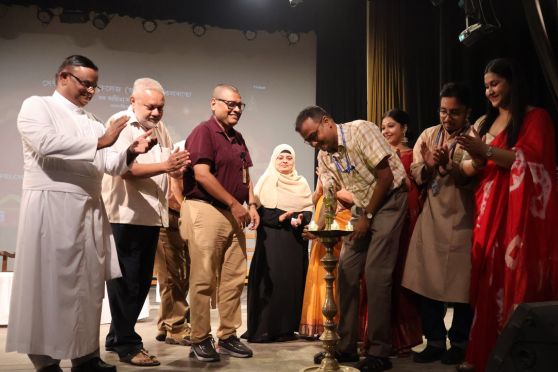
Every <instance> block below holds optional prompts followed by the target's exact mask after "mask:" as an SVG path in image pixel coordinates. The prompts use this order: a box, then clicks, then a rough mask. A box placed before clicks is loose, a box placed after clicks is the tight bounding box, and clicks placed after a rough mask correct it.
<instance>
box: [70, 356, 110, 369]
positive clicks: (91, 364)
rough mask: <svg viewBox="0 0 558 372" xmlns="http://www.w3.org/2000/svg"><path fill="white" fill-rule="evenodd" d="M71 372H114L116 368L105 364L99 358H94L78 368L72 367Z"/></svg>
mask: <svg viewBox="0 0 558 372" xmlns="http://www.w3.org/2000/svg"><path fill="white" fill-rule="evenodd" d="M72 372H116V366H113V365H112V364H107V363H105V362H103V360H102V359H101V358H99V357H95V358H92V359H89V360H88V361H87V362H85V363H82V364H80V365H79V366H75V367H72Z"/></svg>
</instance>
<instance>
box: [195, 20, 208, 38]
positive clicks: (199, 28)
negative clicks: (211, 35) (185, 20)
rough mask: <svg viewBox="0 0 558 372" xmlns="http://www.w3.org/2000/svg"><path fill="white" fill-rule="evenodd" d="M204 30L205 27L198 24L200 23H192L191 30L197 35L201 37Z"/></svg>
mask: <svg viewBox="0 0 558 372" xmlns="http://www.w3.org/2000/svg"><path fill="white" fill-rule="evenodd" d="M205 31H206V29H205V26H204V25H200V24H197V23H195V24H193V25H192V32H193V33H194V35H196V36H197V37H202V36H203V35H205Z"/></svg>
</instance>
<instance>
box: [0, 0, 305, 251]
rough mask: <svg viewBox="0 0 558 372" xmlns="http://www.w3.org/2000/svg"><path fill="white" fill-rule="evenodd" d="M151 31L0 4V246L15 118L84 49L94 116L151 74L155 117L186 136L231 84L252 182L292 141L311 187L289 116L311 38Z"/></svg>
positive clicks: (10, 231)
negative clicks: (218, 90)
mask: <svg viewBox="0 0 558 372" xmlns="http://www.w3.org/2000/svg"><path fill="white" fill-rule="evenodd" d="M158 24H159V27H158V28H157V30H156V31H155V32H154V33H151V34H149V33H146V32H145V31H143V29H142V26H141V20H140V19H131V18H128V17H118V16H115V17H114V18H113V19H112V20H111V22H110V24H109V25H108V26H107V28H105V29H104V30H97V29H95V28H94V27H93V26H92V24H91V23H90V22H88V23H85V24H61V23H60V22H59V20H58V17H54V19H53V21H52V22H51V23H50V24H49V25H47V26H45V25H42V24H40V23H39V21H38V20H37V19H36V8H35V7H27V8H24V7H19V6H12V7H7V6H5V5H0V92H1V93H0V97H1V99H0V128H1V133H0V249H1V250H8V251H14V250H15V236H16V230H17V219H18V213H19V198H20V194H21V177H22V154H21V141H20V138H19V134H18V132H17V128H16V118H17V114H18V112H19V109H20V107H21V102H22V101H23V100H24V99H25V98H26V97H28V96H31V95H50V94H52V92H53V91H54V73H55V72H56V69H57V68H58V65H59V64H60V63H61V62H62V60H63V59H64V58H65V57H67V56H68V55H71V54H83V55H85V56H87V57H89V58H90V59H92V60H93V62H95V64H97V66H98V67H99V76H100V77H99V85H100V86H101V87H102V88H103V89H102V91H101V92H99V93H97V94H96V96H95V98H94V99H93V101H92V102H91V103H90V104H89V105H88V106H87V109H88V110H89V111H91V112H93V113H94V114H95V115H97V116H98V117H99V118H101V119H102V120H106V119H108V117H109V116H110V115H112V114H113V113H114V112H117V111H120V110H123V109H125V108H126V107H127V106H128V99H129V94H130V90H131V86H132V84H133V81H134V80H135V79H136V78H139V77H152V78H154V79H156V80H158V81H160V82H161V84H162V85H163V87H164V88H165V90H167V97H166V105H165V113H164V117H163V120H164V121H165V123H166V124H167V125H168V126H169V127H170V130H171V136H172V137H173V140H174V141H178V140H182V139H184V138H185V137H186V136H187V134H188V133H189V132H190V130H191V129H192V128H193V127H194V126H195V125H197V124H198V123H199V122H201V121H203V120H206V119H207V118H209V116H210V110H209V99H210V97H211V90H212V88H213V86H215V85H216V84H218V83H222V82H223V83H231V84H233V85H235V86H237V87H238V88H239V90H240V92H241V95H242V98H243V101H245V102H246V103H247V106H246V110H245V112H244V114H243V116H242V118H241V120H240V122H239V124H238V125H237V127H236V128H237V129H238V130H239V131H240V132H241V133H242V134H243V136H244V138H245V139H246V143H247V144H248V147H249V149H250V153H251V155H252V159H253V160H254V163H255V164H254V168H253V169H252V171H251V173H252V175H253V178H254V179H255V180H257V178H258V177H259V176H260V174H261V173H262V172H263V171H264V170H265V167H266V166H267V163H268V161H269V157H270V156H271V152H272V150H273V148H274V147H275V146H276V145H278V144H280V143H288V144H290V145H292V146H293V147H294V149H295V151H296V155H297V168H298V171H299V173H301V174H303V175H304V176H306V178H307V179H308V180H309V183H310V184H311V185H312V180H313V164H314V160H313V150H312V149H311V148H310V147H309V146H306V145H304V143H303V141H302V139H301V138H300V137H299V136H298V134H297V133H296V132H295V131H294V120H295V118H296V115H297V114H298V112H299V111H300V110H301V109H302V108H303V107H305V106H308V105H311V104H314V102H315V89H316V82H315V76H316V67H315V66H316V36H315V34H314V33H308V34H303V35H301V40H300V42H299V43H297V44H295V45H288V42H287V40H286V38H285V37H284V36H283V35H282V34H281V33H278V32H277V33H272V34H270V33H267V32H264V31H260V32H258V34H257V38H256V39H255V40H253V41H248V40H246V39H245V38H244V36H243V35H242V33H241V32H240V31H238V30H223V29H218V28H208V29H207V32H206V34H205V35H204V36H202V37H197V36H195V35H194V34H193V33H192V28H191V25H189V24H185V23H184V24H178V23H177V24H166V23H165V22H161V21H160V22H158Z"/></svg>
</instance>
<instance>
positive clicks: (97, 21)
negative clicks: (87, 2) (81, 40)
mask: <svg viewBox="0 0 558 372" xmlns="http://www.w3.org/2000/svg"><path fill="white" fill-rule="evenodd" d="M109 22H110V19H109V17H108V16H107V15H106V14H105V13H97V14H96V15H95V16H94V17H93V19H92V20H91V23H93V26H94V27H95V28H96V29H98V30H103V29H104V28H105V27H107V25H108V24H109Z"/></svg>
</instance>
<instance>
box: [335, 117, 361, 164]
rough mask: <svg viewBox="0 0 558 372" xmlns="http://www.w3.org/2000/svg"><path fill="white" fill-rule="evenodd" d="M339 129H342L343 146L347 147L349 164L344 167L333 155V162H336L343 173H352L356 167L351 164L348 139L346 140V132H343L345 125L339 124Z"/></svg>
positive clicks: (346, 156)
mask: <svg viewBox="0 0 558 372" xmlns="http://www.w3.org/2000/svg"><path fill="white" fill-rule="evenodd" d="M339 129H340V130H341V140H342V141H343V148H344V149H345V161H346V162H347V166H346V167H344V168H342V167H341V163H340V162H339V160H337V158H336V157H335V156H332V158H333V162H334V163H335V167H336V168H337V170H338V171H339V172H341V173H351V171H352V170H353V169H355V166H354V165H351V159H350V158H349V152H348V151H347V141H346V140H345V133H343V125H342V124H340V125H339Z"/></svg>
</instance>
